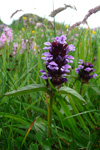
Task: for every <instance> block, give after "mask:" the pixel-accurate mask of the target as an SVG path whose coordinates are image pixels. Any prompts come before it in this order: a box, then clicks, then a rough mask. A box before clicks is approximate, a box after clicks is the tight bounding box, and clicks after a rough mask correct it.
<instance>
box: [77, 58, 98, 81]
mask: <svg viewBox="0 0 100 150" xmlns="http://www.w3.org/2000/svg"><path fill="white" fill-rule="evenodd" d="M79 61H80V62H79V63H80V65H78V68H76V69H75V72H76V73H77V74H78V75H79V79H80V80H81V81H82V82H84V83H88V82H89V80H90V79H92V78H95V77H96V76H97V74H92V75H90V73H92V72H94V71H95V69H93V67H94V66H93V65H92V64H91V63H89V62H83V60H82V59H80V60H79Z"/></svg>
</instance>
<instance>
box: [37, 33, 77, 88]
mask: <svg viewBox="0 0 100 150" xmlns="http://www.w3.org/2000/svg"><path fill="white" fill-rule="evenodd" d="M66 39H67V38H66V36H65V35H62V36H60V37H55V38H54V41H53V42H52V43H50V42H45V43H44V45H46V47H44V48H43V49H44V50H48V51H49V52H45V53H43V54H42V55H43V57H42V59H43V60H45V65H46V69H47V73H46V72H45V71H44V70H41V71H40V72H41V73H42V76H41V78H43V79H45V80H46V82H47V86H49V82H48V78H49V79H50V81H51V83H52V84H53V86H59V87H60V86H61V84H62V83H64V82H68V79H67V78H66V77H63V76H66V73H69V72H70V70H69V69H70V68H71V66H70V65H68V63H72V62H73V61H72V60H73V59H74V57H73V56H71V55H68V52H69V51H75V47H74V46H73V45H68V44H67V43H66Z"/></svg>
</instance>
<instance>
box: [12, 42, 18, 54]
mask: <svg viewBox="0 0 100 150" xmlns="http://www.w3.org/2000/svg"><path fill="white" fill-rule="evenodd" d="M17 50H18V43H13V55H15V54H16V53H17V52H16V51H17Z"/></svg>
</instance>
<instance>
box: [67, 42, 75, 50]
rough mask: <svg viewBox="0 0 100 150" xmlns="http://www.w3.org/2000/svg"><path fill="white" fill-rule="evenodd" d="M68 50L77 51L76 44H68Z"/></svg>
mask: <svg viewBox="0 0 100 150" xmlns="http://www.w3.org/2000/svg"><path fill="white" fill-rule="evenodd" d="M67 51H68V52H69V51H75V46H74V45H72V44H70V45H68V46H67Z"/></svg>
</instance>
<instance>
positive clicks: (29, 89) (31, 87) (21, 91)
mask: <svg viewBox="0 0 100 150" xmlns="http://www.w3.org/2000/svg"><path fill="white" fill-rule="evenodd" d="M38 91H43V92H46V93H47V94H49V95H50V91H49V89H48V88H47V87H46V86H44V85H40V84H31V85H27V86H25V87H23V88H21V89H19V90H14V91H11V92H8V93H6V94H5V96H18V95H23V94H29V93H32V92H38Z"/></svg>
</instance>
